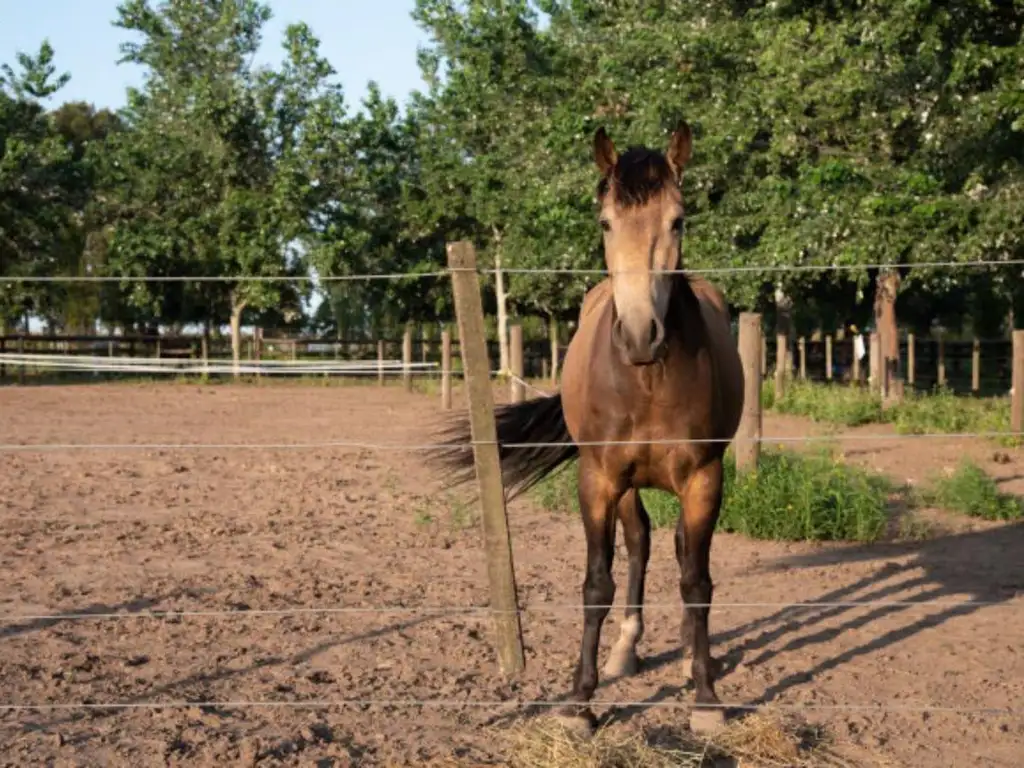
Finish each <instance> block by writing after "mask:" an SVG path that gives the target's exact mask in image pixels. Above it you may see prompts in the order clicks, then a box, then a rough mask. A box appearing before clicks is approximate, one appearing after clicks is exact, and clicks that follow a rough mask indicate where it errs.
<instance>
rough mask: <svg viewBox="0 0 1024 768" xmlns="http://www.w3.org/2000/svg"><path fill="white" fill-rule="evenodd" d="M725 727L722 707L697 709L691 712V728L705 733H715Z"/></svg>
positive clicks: (696, 731)
mask: <svg viewBox="0 0 1024 768" xmlns="http://www.w3.org/2000/svg"><path fill="white" fill-rule="evenodd" d="M724 727H725V711H724V710H722V709H705V708H700V709H695V710H693V711H692V712H691V713H690V730H691V731H693V732H694V733H700V734H704V735H710V734H714V733H716V732H718V731H720V730H721V729H722V728H724Z"/></svg>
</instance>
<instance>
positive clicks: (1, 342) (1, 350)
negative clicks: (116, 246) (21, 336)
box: [0, 337, 7, 379]
mask: <svg viewBox="0 0 1024 768" xmlns="http://www.w3.org/2000/svg"><path fill="white" fill-rule="evenodd" d="M6 354H7V339H5V338H2V337H0V355H6ZM6 378H7V363H6V362H5V361H4V360H0V379H6Z"/></svg>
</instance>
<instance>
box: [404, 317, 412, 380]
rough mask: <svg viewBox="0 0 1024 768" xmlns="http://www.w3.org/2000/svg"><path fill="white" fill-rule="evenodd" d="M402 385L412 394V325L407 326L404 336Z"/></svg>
mask: <svg viewBox="0 0 1024 768" xmlns="http://www.w3.org/2000/svg"><path fill="white" fill-rule="evenodd" d="M402 383H403V384H404V385H405V391H406V392H412V323H408V324H407V325H406V326H405V335H404V336H402Z"/></svg>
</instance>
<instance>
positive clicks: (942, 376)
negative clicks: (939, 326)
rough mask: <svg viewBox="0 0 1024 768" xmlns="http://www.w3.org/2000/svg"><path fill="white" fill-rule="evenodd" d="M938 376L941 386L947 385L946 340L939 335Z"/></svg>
mask: <svg viewBox="0 0 1024 768" xmlns="http://www.w3.org/2000/svg"><path fill="white" fill-rule="evenodd" d="M936 366H937V371H936V373H937V378H938V382H939V386H940V387H944V386H945V385H946V340H945V339H944V338H943V337H942V336H941V335H940V336H939V354H938V355H936Z"/></svg>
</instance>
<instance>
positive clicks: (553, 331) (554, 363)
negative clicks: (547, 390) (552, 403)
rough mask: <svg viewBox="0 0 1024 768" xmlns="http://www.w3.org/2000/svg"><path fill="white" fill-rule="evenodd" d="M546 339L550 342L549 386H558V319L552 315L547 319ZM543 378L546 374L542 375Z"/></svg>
mask: <svg viewBox="0 0 1024 768" xmlns="http://www.w3.org/2000/svg"><path fill="white" fill-rule="evenodd" d="M548 340H549V341H550V343H551V368H550V371H551V386H552V387H557V386H558V321H557V320H556V319H555V318H554V317H553V316H552V317H551V318H549V319H548ZM544 378H545V379H546V378H547V376H545V377H544Z"/></svg>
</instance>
